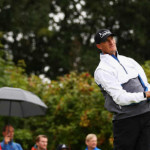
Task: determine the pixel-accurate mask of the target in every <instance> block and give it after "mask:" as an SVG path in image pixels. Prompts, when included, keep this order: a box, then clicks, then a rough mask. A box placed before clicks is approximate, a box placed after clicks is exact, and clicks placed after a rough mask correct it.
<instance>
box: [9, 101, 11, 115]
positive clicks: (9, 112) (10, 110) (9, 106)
mask: <svg viewBox="0 0 150 150" xmlns="http://www.w3.org/2000/svg"><path fill="white" fill-rule="evenodd" d="M10 116H11V101H10V106H9V117H10Z"/></svg>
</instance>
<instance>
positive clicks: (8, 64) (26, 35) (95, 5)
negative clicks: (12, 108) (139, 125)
mask: <svg viewBox="0 0 150 150" xmlns="http://www.w3.org/2000/svg"><path fill="white" fill-rule="evenodd" d="M149 14H150V1H149V0H142V1H141V0H21V1H19V0H0V56H1V57H0V73H1V77H0V87H3V86H10V87H19V88H23V89H25V90H29V91H32V92H33V93H35V94H37V95H38V96H39V97H40V98H41V99H42V100H43V101H44V102H45V103H46V104H47V105H48V107H49V108H48V111H47V114H46V115H45V116H42V117H31V118H29V119H22V118H21V119H20V118H11V120H10V122H12V123H13V125H14V126H15V127H16V133H15V140H16V141H19V142H20V143H21V144H22V146H23V148H24V149H25V150H29V149H30V148H31V146H32V145H34V138H35V137H36V136H37V135H38V134H46V135H48V137H49V145H48V148H49V149H51V150H55V149H56V146H57V145H58V144H59V143H66V144H67V145H69V146H70V147H71V149H72V150H76V149H78V150H81V149H84V148H85V144H84V140H85V136H86V135H87V134H88V133H95V134H96V135H97V136H98V147H99V148H101V149H102V150H108V149H109V150H111V149H113V145H112V143H113V138H112V126H111V120H112V115H111V114H110V113H108V112H107V111H106V110H105V109H104V107H103V103H104V99H103V96H102V94H101V92H100V90H99V88H98V87H97V85H96V84H95V82H94V80H93V73H94V70H95V68H96V66H97V65H98V63H99V53H100V52H99V50H98V49H97V48H96V46H95V43H94V35H95V33H96V32H97V31H98V30H99V29H101V28H107V29H110V30H111V31H112V32H113V33H115V35H116V40H117V47H118V52H119V54H122V55H126V56H129V57H132V58H134V59H135V60H136V61H138V62H139V63H140V64H142V65H143V67H144V69H145V71H146V73H147V76H148V78H150V77H149V75H150V74H149V73H150V72H149V69H150V62H149V60H150V52H149V44H150V39H149V37H150V28H149V27H150V17H149ZM0 120H1V121H0V129H2V126H3V125H4V123H5V122H7V120H8V118H7V117H3V116H1V117H0ZM0 138H1V139H2V134H1V136H0Z"/></svg>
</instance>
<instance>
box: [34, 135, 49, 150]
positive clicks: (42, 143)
mask: <svg viewBox="0 0 150 150" xmlns="http://www.w3.org/2000/svg"><path fill="white" fill-rule="evenodd" d="M36 144H37V146H38V149H39V150H46V149H47V144H48V139H47V138H45V137H41V138H40V141H39V142H38V143H36Z"/></svg>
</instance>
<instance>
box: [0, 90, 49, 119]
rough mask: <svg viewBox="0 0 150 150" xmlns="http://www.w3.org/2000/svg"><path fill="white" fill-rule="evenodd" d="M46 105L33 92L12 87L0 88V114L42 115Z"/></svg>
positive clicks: (18, 115) (19, 115)
mask: <svg viewBox="0 0 150 150" xmlns="http://www.w3.org/2000/svg"><path fill="white" fill-rule="evenodd" d="M46 109H47V106H46V105H45V104H44V102H42V100H41V99H40V98H39V97H38V96H36V95H35V94H33V93H31V92H29V91H26V90H23V89H20V88H12V87H2V88H0V115H2V116H17V117H30V116H37V115H44V114H45V112H46Z"/></svg>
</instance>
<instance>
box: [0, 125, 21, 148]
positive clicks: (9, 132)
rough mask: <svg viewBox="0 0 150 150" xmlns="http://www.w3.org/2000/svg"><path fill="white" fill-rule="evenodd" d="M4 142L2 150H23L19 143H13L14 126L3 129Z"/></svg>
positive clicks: (6, 126)
mask: <svg viewBox="0 0 150 150" xmlns="http://www.w3.org/2000/svg"><path fill="white" fill-rule="evenodd" d="M2 134H3V137H4V140H3V141H2V142H1V149H2V150H23V149H22V147H21V145H20V144H19V143H15V142H14V141H13V137H14V127H13V126H12V125H5V126H4V128H3V132H2Z"/></svg>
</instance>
